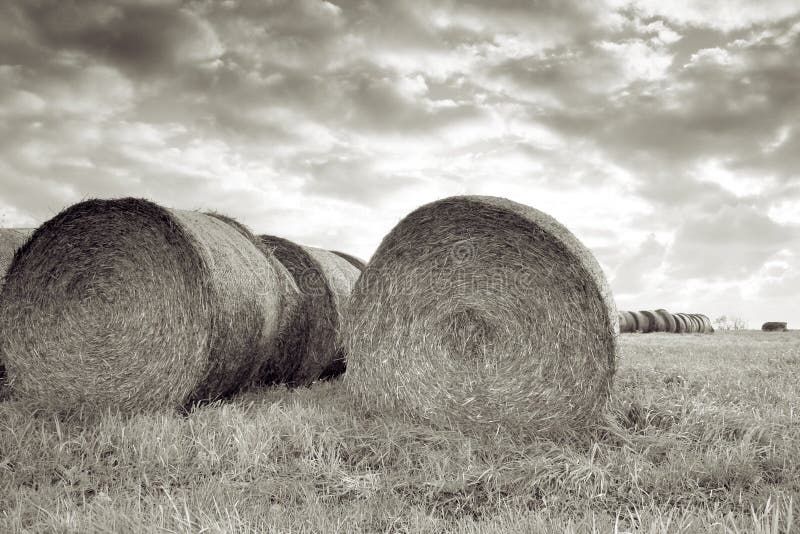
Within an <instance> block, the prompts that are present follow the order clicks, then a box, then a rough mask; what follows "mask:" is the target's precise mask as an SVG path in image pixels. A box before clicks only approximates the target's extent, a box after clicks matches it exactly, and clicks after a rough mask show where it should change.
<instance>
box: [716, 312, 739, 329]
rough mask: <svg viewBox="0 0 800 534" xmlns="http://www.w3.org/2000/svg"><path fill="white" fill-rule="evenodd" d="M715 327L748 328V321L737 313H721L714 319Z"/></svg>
mask: <svg viewBox="0 0 800 534" xmlns="http://www.w3.org/2000/svg"><path fill="white" fill-rule="evenodd" d="M714 327H715V328H716V329H717V330H746V329H747V321H745V320H744V319H742V318H741V317H737V316H735V315H731V316H728V315H720V316H719V317H717V318H716V319H714Z"/></svg>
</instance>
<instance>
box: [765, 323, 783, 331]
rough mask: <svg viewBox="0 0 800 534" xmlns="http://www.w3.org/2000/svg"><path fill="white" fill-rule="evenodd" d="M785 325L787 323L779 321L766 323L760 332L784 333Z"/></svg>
mask: <svg viewBox="0 0 800 534" xmlns="http://www.w3.org/2000/svg"><path fill="white" fill-rule="evenodd" d="M786 325H787V323H782V322H780V321H767V322H766V323H764V324H762V325H761V330H763V331H764V332H786V331H787V328H786Z"/></svg>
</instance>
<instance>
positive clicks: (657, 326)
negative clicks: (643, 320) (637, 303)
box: [642, 310, 667, 332]
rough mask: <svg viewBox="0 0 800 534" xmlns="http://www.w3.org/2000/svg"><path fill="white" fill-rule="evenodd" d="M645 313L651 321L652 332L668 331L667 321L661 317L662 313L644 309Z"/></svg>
mask: <svg viewBox="0 0 800 534" xmlns="http://www.w3.org/2000/svg"><path fill="white" fill-rule="evenodd" d="M642 313H643V314H644V315H646V316H647V319H648V320H649V321H650V332H666V331H667V323H666V321H664V318H663V317H661V315H660V314H658V313H656V312H654V311H649V310H647V311H643V312H642Z"/></svg>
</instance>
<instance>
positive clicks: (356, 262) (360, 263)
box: [331, 250, 367, 272]
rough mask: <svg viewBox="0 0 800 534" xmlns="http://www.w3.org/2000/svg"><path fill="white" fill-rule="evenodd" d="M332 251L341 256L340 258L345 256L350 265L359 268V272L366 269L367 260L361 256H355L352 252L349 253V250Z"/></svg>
mask: <svg viewBox="0 0 800 534" xmlns="http://www.w3.org/2000/svg"><path fill="white" fill-rule="evenodd" d="M331 252H333V253H334V254H336V255H337V256H339V257H340V258H344V259H346V260H347V261H349V262H350V265H352V266H353V267H355V268H356V269H358V272H363V271H364V269H365V268H366V267H367V262H365V261H364V260H362V259H361V258H357V257H355V256H353V255H351V254H348V253H347V252H341V251H338V250H331Z"/></svg>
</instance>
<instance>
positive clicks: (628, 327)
mask: <svg viewBox="0 0 800 534" xmlns="http://www.w3.org/2000/svg"><path fill="white" fill-rule="evenodd" d="M622 315H623V316H624V317H625V330H624V332H625V333H632V332H636V317H634V316H633V313H631V312H629V311H623V312H622ZM620 331H622V329H621V328H620Z"/></svg>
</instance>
